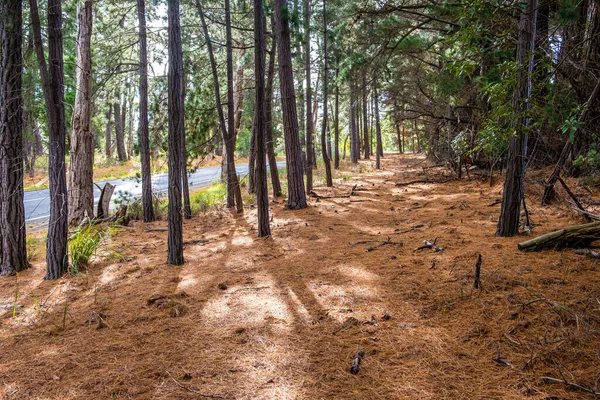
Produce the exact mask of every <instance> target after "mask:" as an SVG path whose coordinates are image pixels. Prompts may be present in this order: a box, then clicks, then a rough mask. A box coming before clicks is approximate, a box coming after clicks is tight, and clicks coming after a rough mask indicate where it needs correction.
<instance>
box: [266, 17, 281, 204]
mask: <svg viewBox="0 0 600 400" xmlns="http://www.w3.org/2000/svg"><path fill="white" fill-rule="evenodd" d="M271 30H272V34H271V36H272V37H271V52H270V55H269V70H268V72H267V89H266V93H265V103H266V105H267V108H266V110H265V118H266V133H265V134H266V140H267V156H268V158H269V170H270V172H271V186H273V197H275V198H277V197H279V196H281V182H280V181H279V170H278V169H277V158H276V157H275V141H274V139H273V81H274V80H275V79H274V78H275V57H276V53H277V41H276V40H275V22H274V21H273V19H272V18H271Z"/></svg>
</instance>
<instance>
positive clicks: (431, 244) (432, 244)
mask: <svg viewBox="0 0 600 400" xmlns="http://www.w3.org/2000/svg"><path fill="white" fill-rule="evenodd" d="M424 242H425V244H424V245H423V246H419V247H417V248H416V249H415V251H417V250H423V249H431V250H433V251H442V250H444V249H443V248H442V247H438V246H436V244H435V243H436V242H437V238H435V239H434V241H433V242H430V241H429V240H425V241H424Z"/></svg>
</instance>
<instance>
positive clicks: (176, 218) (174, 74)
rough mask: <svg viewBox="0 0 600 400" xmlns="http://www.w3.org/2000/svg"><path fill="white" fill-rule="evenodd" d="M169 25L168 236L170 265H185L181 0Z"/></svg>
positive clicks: (174, 3) (172, 6) (173, 1)
mask: <svg viewBox="0 0 600 400" xmlns="http://www.w3.org/2000/svg"><path fill="white" fill-rule="evenodd" d="M168 24H169V28H168V29H169V73H168V81H169V210H168V215H169V217H168V218H169V234H168V250H167V252H168V256H167V264H172V265H181V264H183V261H184V259H183V221H182V219H181V164H182V162H181V158H182V151H183V146H182V143H181V138H182V136H183V132H184V110H183V54H182V45H181V27H180V25H179V0H169V1H168Z"/></svg>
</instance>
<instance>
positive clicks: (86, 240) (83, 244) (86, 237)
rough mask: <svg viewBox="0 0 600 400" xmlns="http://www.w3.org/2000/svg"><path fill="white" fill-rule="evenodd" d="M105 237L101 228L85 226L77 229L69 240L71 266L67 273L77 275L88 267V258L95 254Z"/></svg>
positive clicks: (90, 225)
mask: <svg viewBox="0 0 600 400" xmlns="http://www.w3.org/2000/svg"><path fill="white" fill-rule="evenodd" d="M104 237H105V233H104V231H103V230H102V228H101V227H99V226H95V225H92V224H86V225H83V226H81V227H79V228H78V229H77V231H76V232H75V233H74V234H73V235H71V237H70V238H69V252H70V253H71V264H70V265H69V268H68V273H69V274H71V275H78V274H81V273H83V271H85V269H86V268H87V266H88V263H89V261H90V258H91V257H92V256H93V255H94V254H96V250H97V249H98V247H99V246H100V243H101V242H102V240H103V239H104Z"/></svg>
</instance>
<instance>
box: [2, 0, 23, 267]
mask: <svg viewBox="0 0 600 400" xmlns="http://www.w3.org/2000/svg"><path fill="white" fill-rule="evenodd" d="M22 21H23V4H22V2H21V1H20V0H0V46H1V47H0V71H1V73H0V232H1V234H0V275H13V274H14V273H16V272H19V271H22V270H24V269H26V268H28V267H29V262H28V261H27V245H26V243H27V236H26V230H25V208H24V204H23V123H22V122H23V96H22V93H21V90H22V75H23V54H22V38H23V32H22V30H23V22H22Z"/></svg>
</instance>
